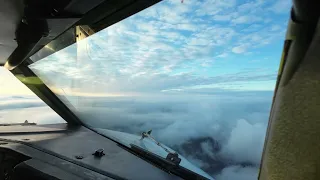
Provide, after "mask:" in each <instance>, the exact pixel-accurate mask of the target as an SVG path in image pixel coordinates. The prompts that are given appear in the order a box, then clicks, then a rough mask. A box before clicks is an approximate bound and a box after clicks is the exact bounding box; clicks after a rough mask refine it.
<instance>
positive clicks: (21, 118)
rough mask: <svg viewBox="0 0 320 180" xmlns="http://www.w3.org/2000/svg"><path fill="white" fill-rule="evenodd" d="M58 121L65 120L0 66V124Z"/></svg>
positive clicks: (34, 123) (33, 123)
mask: <svg viewBox="0 0 320 180" xmlns="http://www.w3.org/2000/svg"><path fill="white" fill-rule="evenodd" d="M58 123H65V121H64V120H63V119H62V118H61V117H60V116H59V115H57V113H56V112H54V111H53V110H52V109H51V108H50V107H48V106H47V105H46V104H45V103H44V102H43V101H42V100H41V99H40V98H38V97H37V96H36V95H35V94H34V93H33V92H32V91H31V90H30V89H28V88H27V87H26V86H25V85H24V84H22V83H21V82H20V81H19V80H17V79H16V78H15V77H14V75H12V74H11V73H10V72H9V71H8V70H7V69H5V68H3V67H0V126H8V125H17V126H19V125H42V124H58Z"/></svg>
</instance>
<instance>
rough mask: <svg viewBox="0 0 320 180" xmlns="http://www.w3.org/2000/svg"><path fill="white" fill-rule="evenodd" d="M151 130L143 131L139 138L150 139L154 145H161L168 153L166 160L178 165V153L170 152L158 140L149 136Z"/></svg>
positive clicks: (179, 160)
mask: <svg viewBox="0 0 320 180" xmlns="http://www.w3.org/2000/svg"><path fill="white" fill-rule="evenodd" d="M151 132H152V130H149V131H148V132H143V133H142V137H141V139H140V140H143V139H144V138H149V139H151V140H152V141H153V142H154V143H156V145H158V146H159V147H161V148H162V149H163V150H164V151H166V152H167V153H168V155H167V157H166V160H168V161H169V162H170V163H174V164H175V165H179V164H180V162H181V159H180V158H179V155H178V154H177V153H176V152H170V151H169V150H168V149H167V148H166V147H164V146H163V145H162V144H161V143H160V142H158V141H157V140H155V139H154V137H152V136H151Z"/></svg>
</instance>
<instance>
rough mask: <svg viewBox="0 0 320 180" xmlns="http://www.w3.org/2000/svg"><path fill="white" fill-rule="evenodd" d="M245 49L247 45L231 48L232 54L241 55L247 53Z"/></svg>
mask: <svg viewBox="0 0 320 180" xmlns="http://www.w3.org/2000/svg"><path fill="white" fill-rule="evenodd" d="M247 48H248V45H247V44H242V45H239V46H236V47H234V48H232V52H233V53H236V54H242V53H244V52H246V51H247Z"/></svg>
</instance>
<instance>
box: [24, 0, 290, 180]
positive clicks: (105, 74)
mask: <svg viewBox="0 0 320 180" xmlns="http://www.w3.org/2000/svg"><path fill="white" fill-rule="evenodd" d="M290 6H291V4H290V1H289V0H280V1H275V0H268V1H261V0H253V1H234V0H227V1H223V0H222V1H218V0H217V1H216V0H199V1H195V0H165V1H162V2H160V3H158V4H156V5H154V6H152V7H150V8H148V9H146V10H144V11H141V12H139V13H137V14H135V15H133V16H131V17H129V18H127V19H125V20H123V21H121V22H119V23H116V24H114V25H112V26H110V27H108V28H106V29H103V30H101V31H100V32H97V33H96V34H94V35H92V36H90V37H88V38H86V39H84V40H82V41H79V42H77V43H76V44H73V45H71V46H69V47H67V48H65V49H62V50H60V51H58V52H56V53H54V54H52V55H50V56H48V57H45V58H44V59H41V60H39V61H37V62H35V63H33V64H31V65H30V66H29V67H30V68H31V70H32V71H34V72H35V73H36V74H37V75H38V76H39V77H40V78H41V79H42V80H43V81H44V82H45V83H46V84H47V85H48V86H49V87H50V88H51V90H52V91H53V92H55V93H56V94H57V95H58V96H59V97H64V98H61V99H62V100H65V99H67V100H68V102H66V101H65V103H66V104H69V102H70V104H71V105H72V106H73V107H75V108H73V109H72V111H73V112H74V113H75V114H76V115H77V116H78V117H79V118H80V120H82V121H83V122H85V123H86V124H89V125H90V126H92V127H97V128H103V129H110V130H114V131H121V132H126V133H130V134H140V133H141V132H145V131H147V130H150V129H152V133H153V136H154V137H155V138H156V139H157V140H159V141H160V142H162V143H164V144H166V145H167V146H169V147H171V148H172V149H174V150H176V151H178V152H179V153H180V154H182V155H183V156H185V157H186V158H187V159H188V160H189V161H191V162H192V163H194V164H196V165H197V166H199V167H201V168H202V169H203V170H205V171H206V172H208V173H209V174H210V175H212V176H213V177H214V178H216V179H240V180H242V179H245V180H250V179H256V178H257V174H258V168H259V165H260V159H261V153H262V149H263V145H264V139H265V134H266V129H267V124H268V116H269V112H270V107H271V102H272V96H273V91H274V86H275V83H276V77H277V70H278V67H279V61H280V55H281V50H282V47H283V42H284V37H285V31H286V25H287V20H288V15H289V11H290ZM46 48H50V47H46Z"/></svg>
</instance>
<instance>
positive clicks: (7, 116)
mask: <svg viewBox="0 0 320 180" xmlns="http://www.w3.org/2000/svg"><path fill="white" fill-rule="evenodd" d="M25 120H28V121H29V122H34V123H37V124H54V123H65V121H64V120H63V119H62V118H61V117H60V116H59V115H57V114H56V113H55V112H54V111H53V110H52V109H50V108H49V107H48V106H47V105H46V104H45V103H43V102H42V101H41V100H40V99H39V98H37V97H36V96H22V97H20V96H19V97H18V96H2V97H0V123H23V122H24V121H25Z"/></svg>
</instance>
